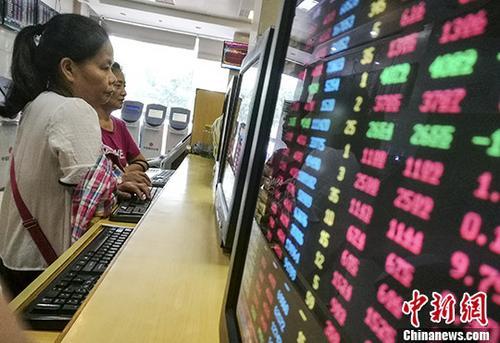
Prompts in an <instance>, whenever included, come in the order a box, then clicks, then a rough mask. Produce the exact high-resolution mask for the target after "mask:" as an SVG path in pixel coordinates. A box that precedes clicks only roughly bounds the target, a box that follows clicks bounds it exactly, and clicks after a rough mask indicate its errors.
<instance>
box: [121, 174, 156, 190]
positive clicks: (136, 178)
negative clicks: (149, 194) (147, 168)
mask: <svg viewBox="0 0 500 343" xmlns="http://www.w3.org/2000/svg"><path fill="white" fill-rule="evenodd" d="M122 180H123V182H126V181H131V182H134V183H144V184H146V185H147V186H148V187H151V180H150V179H149V177H148V175H147V174H146V173H145V172H142V171H125V174H123V175H122Z"/></svg>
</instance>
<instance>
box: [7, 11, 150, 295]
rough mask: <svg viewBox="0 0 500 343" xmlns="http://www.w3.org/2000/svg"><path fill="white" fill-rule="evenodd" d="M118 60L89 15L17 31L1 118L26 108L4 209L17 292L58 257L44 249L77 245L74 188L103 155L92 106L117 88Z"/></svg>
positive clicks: (11, 282) (10, 280)
mask: <svg viewBox="0 0 500 343" xmlns="http://www.w3.org/2000/svg"><path fill="white" fill-rule="evenodd" d="M112 64H113V48H112V46H111V43H110V41H109V38H108V35H107V33H106V31H105V30H104V29H103V28H102V27H101V26H99V25H98V24H97V23H96V22H95V21H93V20H91V19H90V18H87V17H83V16H80V15H76V14H62V15H57V16H54V17H53V18H52V19H51V20H49V21H48V22H47V23H46V24H44V25H35V26H28V27H25V28H24V29H23V30H21V31H20V32H19V33H18V34H17V36H16V39H15V41H14V49H13V56H12V66H11V75H12V80H13V86H12V88H11V90H10V92H9V94H7V98H6V100H5V105H3V106H0V116H2V117H7V118H13V117H15V116H17V114H18V113H19V112H20V111H21V112H22V115H21V122H20V126H19V129H18V133H17V137H16V143H15V146H14V151H13V154H12V159H11V175H13V177H11V178H10V180H9V182H8V183H7V185H6V187H5V194H4V196H3V201H2V206H1V209H0V277H1V279H2V281H4V282H5V285H6V286H7V287H8V288H9V290H10V292H11V294H12V295H13V296H15V295H16V294H18V293H19V292H20V291H22V290H23V289H24V287H25V286H27V285H28V284H29V283H30V282H31V281H32V280H33V279H34V278H35V277H36V276H37V275H38V274H39V273H41V271H43V270H44V269H45V268H46V267H47V265H48V264H49V263H50V262H51V260H53V259H52V258H47V254H45V253H43V252H42V251H44V250H45V251H47V249H42V248H40V246H45V247H46V248H47V246H48V249H49V248H50V249H52V254H50V255H51V256H54V255H55V256H59V255H60V254H62V253H63V252H64V251H65V250H66V249H67V248H69V246H70V244H71V233H72V228H71V213H72V207H71V206H72V195H73V189H74V186H75V185H78V184H79V183H80V182H81V181H82V179H83V177H84V176H85V174H86V173H87V172H88V171H89V169H90V168H91V167H92V166H94V165H95V163H96V161H97V160H98V158H99V157H100V156H102V149H101V146H102V143H101V136H100V130H99V121H98V116H97V113H96V112H95V110H94V109H93V107H94V108H95V107H98V106H100V105H102V104H103V103H106V102H107V101H108V100H109V98H110V97H111V94H112V93H113V83H114V82H115V81H116V77H115V76H114V74H113V73H112V71H111V65H112ZM12 181H15V182H12ZM16 183H17V191H18V192H16V187H15V184H16ZM116 184H117V183H116V182H114V183H113V184H112V186H113V187H116ZM110 187H111V186H110ZM118 189H119V190H122V191H128V192H133V193H137V194H138V195H140V196H144V195H145V193H147V192H148V188H147V186H146V185H144V184H133V183H131V182H124V183H122V184H120V185H118ZM13 194H18V195H19V197H20V198H21V199H22V201H23V202H24V203H25V205H26V207H27V209H28V211H29V212H30V214H31V215H32V217H33V218H35V219H36V220H37V221H38V223H39V227H40V228H41V230H40V231H36V232H37V234H38V235H39V236H38V237H40V233H41V236H42V237H43V238H45V243H47V242H48V243H47V244H45V245H43V244H38V243H35V241H37V242H40V240H36V237H35V236H34V235H33V226H32V225H31V224H33V221H30V222H29V223H28V222H27V221H26V220H23V219H21V212H20V210H19V207H20V206H19V201H18V200H19V197H17V199H16V198H14V195H13ZM21 207H22V206H21ZM24 212H25V211H24ZM26 217H27V216H26V215H23V218H26ZM27 228H29V229H27ZM29 230H30V231H29Z"/></svg>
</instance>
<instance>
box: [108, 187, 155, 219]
mask: <svg viewBox="0 0 500 343" xmlns="http://www.w3.org/2000/svg"><path fill="white" fill-rule="evenodd" d="M160 191H161V188H160V187H151V189H150V195H151V198H150V199H146V200H141V199H139V198H137V197H133V198H132V199H127V200H123V201H120V203H118V207H117V208H116V209H115V210H114V211H113V212H112V213H111V216H110V218H109V219H110V220H112V221H115V222H123V223H137V222H139V220H141V218H142V216H143V215H144V213H146V211H147V210H148V208H149V205H151V202H152V201H153V200H154V198H155V197H156V196H158V194H160Z"/></svg>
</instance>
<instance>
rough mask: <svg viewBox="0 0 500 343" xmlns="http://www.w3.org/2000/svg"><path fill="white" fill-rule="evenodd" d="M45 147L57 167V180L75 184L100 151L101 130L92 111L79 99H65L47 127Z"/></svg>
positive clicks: (95, 114)
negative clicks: (46, 145) (48, 149)
mask: <svg viewBox="0 0 500 343" xmlns="http://www.w3.org/2000/svg"><path fill="white" fill-rule="evenodd" d="M48 136H49V146H50V149H51V151H52V152H53V153H54V154H55V155H56V156H57V159H58V160H59V165H60V168H61V175H62V176H61V177H60V178H59V181H60V182H62V183H64V184H71V185H76V184H78V183H79V182H80V180H81V178H82V177H83V176H84V175H85V173H86V172H87V171H88V169H89V168H90V167H92V166H93V165H94V164H95V163H96V161H97V158H98V157H99V155H100V152H101V129H100V126H99V119H98V116H97V113H96V111H95V110H94V109H93V108H92V107H91V106H90V105H89V104H87V103H86V102H85V101H84V100H82V99H77V98H68V100H67V101H65V102H64V103H63V104H61V105H60V106H59V107H58V108H57V109H56V111H55V112H54V115H53V117H52V120H51V121H50V123H49V126H48Z"/></svg>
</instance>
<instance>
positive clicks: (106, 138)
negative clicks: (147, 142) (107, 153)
mask: <svg viewBox="0 0 500 343" xmlns="http://www.w3.org/2000/svg"><path fill="white" fill-rule="evenodd" d="M111 120H112V121H113V131H108V130H104V129H103V128H101V134H102V142H103V143H104V144H105V145H107V146H108V147H110V148H111V149H112V150H114V151H115V152H116V154H117V155H118V156H120V162H121V164H122V166H123V167H125V166H126V165H127V164H128V163H127V161H129V160H131V159H133V158H134V157H137V155H139V154H140V153H141V151H140V150H139V147H138V146H137V144H136V143H135V141H134V139H133V138H132V135H130V132H129V131H128V129H127V126H126V124H125V122H124V121H123V120H121V119H119V118H116V117H113V116H111Z"/></svg>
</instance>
